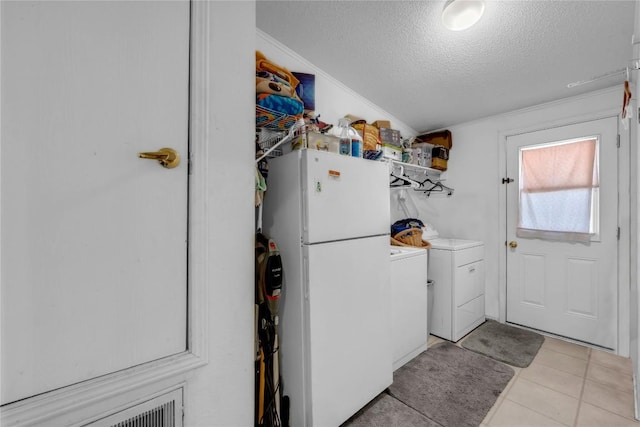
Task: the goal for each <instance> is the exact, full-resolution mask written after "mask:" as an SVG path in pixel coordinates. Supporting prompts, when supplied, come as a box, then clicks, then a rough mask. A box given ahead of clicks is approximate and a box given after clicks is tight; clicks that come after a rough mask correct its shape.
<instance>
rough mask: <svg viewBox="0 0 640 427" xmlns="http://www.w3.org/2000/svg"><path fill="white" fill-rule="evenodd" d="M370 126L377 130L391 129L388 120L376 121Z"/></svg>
mask: <svg viewBox="0 0 640 427" xmlns="http://www.w3.org/2000/svg"><path fill="white" fill-rule="evenodd" d="M372 124H373V125H374V126H375V127H377V128H378V129H381V128H385V129H391V122H390V121H389V120H376V121H375V122H373V123H372Z"/></svg>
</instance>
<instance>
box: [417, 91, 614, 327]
mask: <svg viewBox="0 0 640 427" xmlns="http://www.w3.org/2000/svg"><path fill="white" fill-rule="evenodd" d="M620 99H621V90H620V88H619V87H615V88H611V89H608V90H604V91H599V92H594V93H592V94H587V95H584V96H578V97H574V98H568V99H565V100H561V101H557V102H553V103H549V104H545V105H541V106H537V107H533V108H528V109H525V110H519V111H515V112H511V113H508V114H503V115H499V116H494V117H488V118H486V119H482V120H477V121H474V122H470V123H464V124H460V125H457V126H452V127H450V130H451V132H452V135H453V147H452V149H451V152H450V159H449V169H448V171H447V181H446V184H447V185H448V186H450V187H453V188H454V189H455V193H454V195H453V196H452V197H450V198H442V197H440V198H436V197H430V198H425V197H423V196H420V195H416V194H412V195H410V197H412V199H413V201H414V203H415V204H416V206H417V207H418V209H419V211H420V218H421V219H423V220H425V221H428V222H430V223H432V224H433V225H434V226H435V227H436V229H437V230H438V231H439V232H440V235H441V236H448V237H457V238H463V239H474V240H482V241H484V242H485V245H486V246H485V249H486V314H487V316H489V317H492V318H496V319H497V318H499V314H500V313H499V297H500V288H499V283H500V280H501V278H500V254H501V252H503V251H504V237H502V238H501V231H502V228H504V224H501V215H502V213H501V211H500V204H501V192H502V193H503V192H504V186H503V185H502V184H501V178H502V177H503V176H504V173H501V170H500V169H501V167H504V164H501V160H500V159H501V156H502V153H501V151H500V150H501V149H502V148H501V147H502V140H504V138H505V136H506V135H508V134H510V133H513V132H515V131H518V130H519V131H522V130H535V129H538V128H540V127H542V126H547V125H548V124H549V123H554V124H566V123H571V122H573V121H574V120H575V118H577V117H580V116H582V117H587V118H594V117H598V116H599V115H601V114H604V112H607V111H608V112H610V111H611V110H612V109H615V108H619V105H620ZM608 115H610V114H608ZM501 227H502V228H501Z"/></svg>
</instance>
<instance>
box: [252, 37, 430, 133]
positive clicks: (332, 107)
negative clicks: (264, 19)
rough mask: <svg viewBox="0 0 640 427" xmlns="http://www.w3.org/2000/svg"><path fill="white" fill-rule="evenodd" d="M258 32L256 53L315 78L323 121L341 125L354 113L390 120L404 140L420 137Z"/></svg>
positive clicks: (316, 102) (368, 119) (280, 44)
mask: <svg viewBox="0 0 640 427" xmlns="http://www.w3.org/2000/svg"><path fill="white" fill-rule="evenodd" d="M256 32H257V38H256V50H259V51H260V52H262V53H263V54H264V55H265V56H266V57H267V58H268V59H269V60H271V61H273V62H275V63H276V64H278V65H280V66H283V67H285V68H287V69H289V71H294V72H300V73H310V74H314V75H315V105H316V113H318V114H320V120H322V121H323V122H326V123H331V124H334V125H337V124H338V119H339V118H341V117H344V116H345V115H347V114H352V115H354V116H358V117H361V118H363V119H365V120H366V121H367V123H372V122H374V121H375V120H389V121H391V126H392V127H393V128H394V129H398V130H399V131H400V133H401V135H402V137H403V138H407V137H410V136H414V135H416V134H417V132H416V131H415V130H414V129H412V128H410V127H409V126H408V125H406V124H405V123H403V122H401V121H400V120H398V119H397V118H395V117H394V116H392V115H391V114H390V113H388V112H387V111H385V110H384V109H382V108H381V107H379V106H377V105H375V104H373V103H372V102H371V101H369V100H367V99H366V98H364V97H362V96H361V95H358V94H357V93H355V92H354V91H353V90H351V89H349V88H348V87H347V86H345V85H344V84H342V83H341V82H339V81H338V80H336V79H335V78H333V77H331V76H330V75H329V74H327V73H325V72H324V71H322V70H321V69H319V68H318V67H316V66H315V65H313V64H312V63H310V62H309V61H307V60H306V59H304V58H303V57H302V56H300V55H299V54H297V53H295V52H293V51H292V50H291V49H289V48H288V47H286V46H284V45H283V44H282V43H280V42H278V41H277V40H275V39H274V38H272V37H271V36H269V35H268V34H266V33H264V32H263V31H261V30H257V31H256Z"/></svg>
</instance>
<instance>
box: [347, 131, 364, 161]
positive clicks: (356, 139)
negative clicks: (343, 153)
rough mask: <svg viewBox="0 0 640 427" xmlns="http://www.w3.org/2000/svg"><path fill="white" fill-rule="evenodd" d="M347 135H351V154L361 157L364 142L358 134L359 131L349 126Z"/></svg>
mask: <svg viewBox="0 0 640 427" xmlns="http://www.w3.org/2000/svg"><path fill="white" fill-rule="evenodd" d="M349 135H350V136H351V156H353V157H360V158H362V156H363V152H364V150H363V147H364V142H363V140H362V137H361V136H360V133H358V131H357V130H355V129H354V128H352V127H351V126H349Z"/></svg>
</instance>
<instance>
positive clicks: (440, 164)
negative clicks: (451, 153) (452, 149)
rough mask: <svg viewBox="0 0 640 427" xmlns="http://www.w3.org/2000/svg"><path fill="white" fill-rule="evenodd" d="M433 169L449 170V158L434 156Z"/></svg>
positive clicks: (432, 159)
mask: <svg viewBox="0 0 640 427" xmlns="http://www.w3.org/2000/svg"><path fill="white" fill-rule="evenodd" d="M431 169H438V170H441V171H446V170H447V160H444V159H441V158H440V157H432V158H431Z"/></svg>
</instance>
